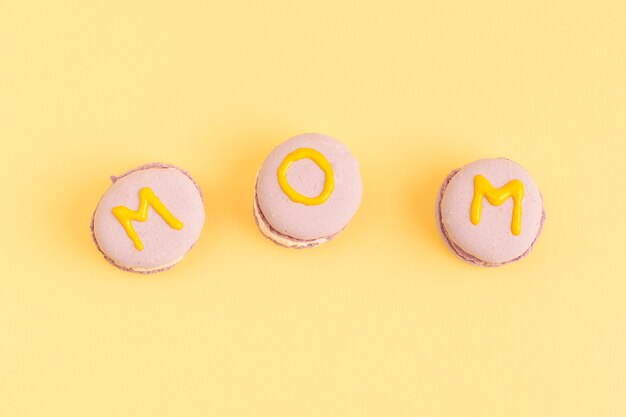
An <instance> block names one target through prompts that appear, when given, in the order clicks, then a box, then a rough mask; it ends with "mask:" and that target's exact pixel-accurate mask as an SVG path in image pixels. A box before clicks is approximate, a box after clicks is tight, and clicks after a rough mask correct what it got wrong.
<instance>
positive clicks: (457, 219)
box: [436, 158, 546, 267]
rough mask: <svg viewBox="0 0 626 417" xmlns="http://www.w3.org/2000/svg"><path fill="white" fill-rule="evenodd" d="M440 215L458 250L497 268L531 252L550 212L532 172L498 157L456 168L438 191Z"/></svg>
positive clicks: (462, 255)
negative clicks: (546, 213)
mask: <svg viewBox="0 0 626 417" xmlns="http://www.w3.org/2000/svg"><path fill="white" fill-rule="evenodd" d="M436 217H437V224H438V226H439V231H440V232H441V235H442V237H443V239H444V240H445V241H446V243H447V244H448V247H449V248H450V250H451V251H452V252H453V253H454V254H455V255H457V256H458V257H459V258H461V259H463V260H464V261H466V262H468V263H470V264H473V265H479V266H488V267H494V266H500V265H504V264H508V263H511V262H515V261H518V260H520V259H521V258H523V257H525V256H526V255H528V254H529V253H530V251H531V250H532V248H533V246H534V244H535V242H536V241H537V238H538V237H539V234H540V233H541V229H542V227H543V223H544V220H545V217H546V216H545V211H544V208H543V199H542V197H541V193H540V192H539V188H538V187H537V184H536V183H535V181H534V180H533V179H532V177H531V176H530V174H529V173H528V172H527V171H526V170H525V169H524V168H523V167H522V166H520V165H518V164H517V163H515V162H513V161H511V160H510V159H505V158H495V159H480V160H478V161H474V162H472V163H470V164H467V165H465V166H464V167H463V168H460V169H455V170H454V171H452V172H451V173H450V174H449V175H448V176H447V177H446V179H445V180H444V182H443V185H442V186H441V189H440V191H439V196H438V198H437V204H436Z"/></svg>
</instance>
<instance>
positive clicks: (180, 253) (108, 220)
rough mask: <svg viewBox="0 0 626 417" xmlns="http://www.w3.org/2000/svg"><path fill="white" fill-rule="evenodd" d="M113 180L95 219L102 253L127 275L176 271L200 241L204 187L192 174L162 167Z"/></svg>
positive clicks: (94, 228) (93, 226)
mask: <svg viewBox="0 0 626 417" xmlns="http://www.w3.org/2000/svg"><path fill="white" fill-rule="evenodd" d="M111 181H112V182H113V184H112V185H111V186H110V187H109V189H108V190H107V191H106V193H104V195H103V196H102V198H101V199H100V202H99V203H98V206H97V207H96V211H95V212H94V214H93V217H92V220H91V235H92V237H93V240H94V242H95V243H96V246H97V247H98V250H100V252H102V254H103V255H104V257H105V259H106V260H107V261H109V262H110V263H111V264H113V265H114V266H116V267H118V268H120V269H122V270H124V271H130V272H138V273H143V274H150V273H155V272H161V271H165V270H168V269H170V268H172V267H173V266H174V265H176V264H177V263H178V262H179V261H180V260H181V259H182V258H183V257H184V256H185V255H186V254H187V252H189V250H190V249H191V248H192V247H193V245H194V244H195V243H196V242H197V241H198V238H199V236H200V232H201V231H202V226H203V225H204V204H203V200H202V193H201V192H200V188H199V187H198V185H197V184H196V183H195V181H194V180H193V179H192V178H191V176H190V175H189V174H188V173H187V172H185V171H183V170H182V169H180V168H177V167H175V166H173V165H168V164H162V163H151V164H147V165H143V166H140V167H138V168H135V169H132V170H130V171H128V172H126V173H124V174H122V175H120V176H119V177H111Z"/></svg>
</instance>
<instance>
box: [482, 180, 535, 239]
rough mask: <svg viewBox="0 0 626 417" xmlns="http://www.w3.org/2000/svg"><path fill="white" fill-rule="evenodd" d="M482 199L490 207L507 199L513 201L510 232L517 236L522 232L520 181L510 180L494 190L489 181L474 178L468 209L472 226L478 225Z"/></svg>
mask: <svg viewBox="0 0 626 417" xmlns="http://www.w3.org/2000/svg"><path fill="white" fill-rule="evenodd" d="M483 197H487V201H489V203H490V204H491V205H494V206H499V205H500V204H502V203H504V202H505V201H506V200H507V199H508V198H509V197H511V198H512V199H513V216H512V219H511V232H512V233H513V234H514V235H515V236H517V235H519V234H520V233H521V232H522V198H524V184H523V183H522V182H521V181H520V180H512V181H510V182H508V183H507V184H506V185H505V186H504V187H502V188H495V187H494V186H493V185H491V183H490V182H489V180H488V179H487V178H485V177H483V176H482V175H476V176H475V177H474V199H473V200H472V207H471V208H470V220H471V221H472V224H474V225H476V224H478V223H480V215H481V213H482V210H483Z"/></svg>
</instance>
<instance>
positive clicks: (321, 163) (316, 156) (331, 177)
mask: <svg viewBox="0 0 626 417" xmlns="http://www.w3.org/2000/svg"><path fill="white" fill-rule="evenodd" d="M301 159H310V160H311V161H313V162H315V163H316V164H317V166H318V167H320V169H321V170H322V171H324V175H325V176H326V179H325V180H324V189H323V190H322V192H321V193H320V195H318V196H317V197H307V196H305V195H302V194H300V193H299V192H297V191H296V190H294V189H293V187H292V186H291V185H289V183H288V182H287V171H288V170H289V167H290V166H291V164H293V163H294V162H296V161H299V160H301ZM278 184H279V185H280V188H281V189H282V190H283V192H284V193H285V194H287V196H288V197H289V198H290V199H291V201H293V202H294V203H301V204H305V205H307V206H317V205H320V204H322V203H324V202H325V201H326V200H328V198H329V197H330V195H331V194H332V193H333V189H334V188H335V174H334V172H333V167H332V166H331V165H330V162H328V159H326V157H325V156H324V155H322V154H321V153H320V152H318V151H316V150H315V149H311V148H300V149H296V150H295V151H293V152H291V153H290V154H289V155H287V156H286V157H285V159H283V162H282V163H281V164H280V166H279V167H278Z"/></svg>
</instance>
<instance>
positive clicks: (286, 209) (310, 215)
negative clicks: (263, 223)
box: [256, 133, 363, 240]
mask: <svg viewBox="0 0 626 417" xmlns="http://www.w3.org/2000/svg"><path fill="white" fill-rule="evenodd" d="M300 148H312V149H315V150H317V151H319V152H320V153H321V154H323V155H324V157H325V158H326V159H327V160H328V162H329V163H330V165H331V167H332V170H333V173H334V189H333V192H332V194H331V195H330V197H329V198H328V199H327V200H326V201H325V202H323V203H322V204H319V205H305V204H302V203H297V202H294V201H292V200H291V199H290V198H289V196H287V194H285V192H283V190H282V188H281V186H280V184H279V182H278V174H277V172H278V168H279V166H280V165H281V163H282V162H283V160H284V159H285V157H286V156H287V155H288V154H290V153H291V152H293V151H295V150H297V149H300ZM325 179H326V175H325V174H324V172H323V171H322V170H321V169H320V167H319V166H318V165H317V164H316V163H315V162H313V161H311V160H309V159H301V160H298V161H296V162H294V163H293V164H292V165H291V167H290V168H289V170H288V171H287V182H288V183H289V185H290V186H291V187H292V188H293V189H294V190H296V191H297V192H298V193H300V194H302V195H304V196H306V197H316V196H318V195H319V194H320V193H321V192H322V190H323V188H324V182H325ZM256 187H257V188H256V191H257V201H258V205H259V208H260V210H261V212H262V213H263V215H264V217H265V219H266V220H267V221H268V222H269V223H270V225H271V226H272V227H273V228H274V229H276V230H277V231H278V232H280V233H282V234H284V235H287V236H290V237H293V238H296V239H302V240H311V239H318V238H322V237H331V236H333V235H335V234H337V233H339V232H340V231H341V230H343V229H344V228H345V227H346V226H347V225H348V223H349V222H350V219H352V217H353V216H354V214H355V213H356V211H357V209H358V208H359V205H360V203H361V197H362V193H363V186H362V183H361V175H360V173H359V163H358V161H357V160H356V159H355V158H354V156H352V154H351V153H350V151H348V149H347V148H346V147H345V145H343V144H342V143H341V142H339V141H338V140H336V139H334V138H331V137H329V136H326V135H322V134H318V133H307V134H302V135H298V136H296V137H293V138H291V139H289V140H287V141H286V142H283V143H281V144H280V145H278V146H277V147H276V148H275V149H274V150H273V151H272V152H271V153H270V154H269V156H268V157H267V159H266V160H265V162H264V163H263V165H262V166H261V169H260V170H259V174H258V178H257V185H256Z"/></svg>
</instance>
